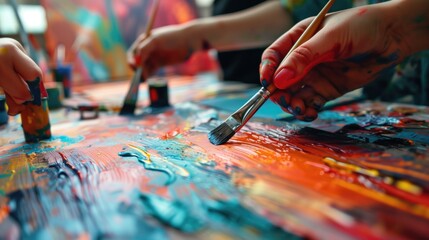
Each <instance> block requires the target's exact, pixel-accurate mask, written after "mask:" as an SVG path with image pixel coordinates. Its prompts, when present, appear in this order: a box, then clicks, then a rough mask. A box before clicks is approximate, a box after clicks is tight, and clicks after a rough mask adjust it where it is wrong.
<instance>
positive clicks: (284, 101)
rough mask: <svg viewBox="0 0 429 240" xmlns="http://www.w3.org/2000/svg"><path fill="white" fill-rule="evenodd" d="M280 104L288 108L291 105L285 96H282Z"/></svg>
mask: <svg viewBox="0 0 429 240" xmlns="http://www.w3.org/2000/svg"><path fill="white" fill-rule="evenodd" d="M280 106H282V107H283V108H286V109H287V108H289V107H290V106H289V104H287V102H286V98H285V96H281V97H280Z"/></svg>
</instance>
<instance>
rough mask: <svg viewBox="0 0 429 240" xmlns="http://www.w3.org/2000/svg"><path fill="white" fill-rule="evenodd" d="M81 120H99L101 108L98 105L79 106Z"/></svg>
mask: <svg viewBox="0 0 429 240" xmlns="http://www.w3.org/2000/svg"><path fill="white" fill-rule="evenodd" d="M77 108H78V110H79V113H80V120H90V119H97V118H98V113H99V111H100V107H99V106H98V105H79V106H78V107H77Z"/></svg>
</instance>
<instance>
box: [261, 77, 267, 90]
mask: <svg viewBox="0 0 429 240" xmlns="http://www.w3.org/2000/svg"><path fill="white" fill-rule="evenodd" d="M261 84H262V87H264V88H267V87H268V81H267V80H266V79H262V81H261Z"/></svg>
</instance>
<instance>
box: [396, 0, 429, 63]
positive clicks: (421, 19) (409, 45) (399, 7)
mask: <svg viewBox="0 0 429 240" xmlns="http://www.w3.org/2000/svg"><path fill="white" fill-rule="evenodd" d="M392 7H393V11H394V14H393V18H394V19H393V20H392V22H393V21H398V22H401V25H400V28H399V31H400V33H399V34H398V35H400V36H402V37H403V39H402V44H401V45H402V46H403V51H404V53H405V54H407V55H410V54H413V53H416V52H419V51H422V50H426V49H429V0H394V1H392Z"/></svg>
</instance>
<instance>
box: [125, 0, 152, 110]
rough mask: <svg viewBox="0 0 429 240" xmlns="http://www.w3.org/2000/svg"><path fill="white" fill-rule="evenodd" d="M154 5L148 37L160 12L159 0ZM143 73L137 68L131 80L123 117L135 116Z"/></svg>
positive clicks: (147, 27) (148, 25) (146, 33)
mask: <svg viewBox="0 0 429 240" xmlns="http://www.w3.org/2000/svg"><path fill="white" fill-rule="evenodd" d="M153 4H154V6H153V10H152V15H151V16H150V19H149V22H148V24H147V26H146V32H145V35H146V37H149V36H150V34H151V31H152V26H153V22H154V21H155V17H156V13H157V12H158V5H159V0H155V1H154V3H153ZM142 73H143V68H142V67H141V66H139V67H137V69H136V71H135V73H134V76H133V79H132V80H131V85H130V88H129V89H128V93H127V95H126V97H125V99H124V104H123V105H122V108H121V111H120V112H119V115H122V116H123V115H133V114H134V110H135V108H136V104H137V99H138V94H139V86H140V78H141V76H142Z"/></svg>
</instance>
